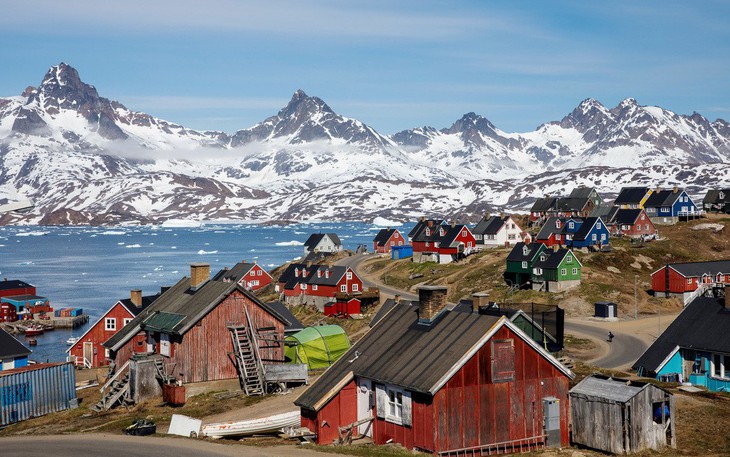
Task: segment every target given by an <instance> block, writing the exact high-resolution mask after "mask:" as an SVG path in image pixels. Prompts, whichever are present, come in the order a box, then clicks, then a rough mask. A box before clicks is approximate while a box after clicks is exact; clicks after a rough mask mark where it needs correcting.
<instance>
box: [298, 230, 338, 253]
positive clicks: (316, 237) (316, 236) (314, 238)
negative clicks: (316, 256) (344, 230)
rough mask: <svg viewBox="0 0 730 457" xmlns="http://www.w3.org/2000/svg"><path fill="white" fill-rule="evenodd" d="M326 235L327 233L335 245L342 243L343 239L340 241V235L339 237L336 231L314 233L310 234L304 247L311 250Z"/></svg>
mask: <svg viewBox="0 0 730 457" xmlns="http://www.w3.org/2000/svg"><path fill="white" fill-rule="evenodd" d="M325 235H327V236H328V237H329V238H330V240H332V242H333V243H335V246H341V245H342V241H340V237H338V236H337V234H336V233H313V234H312V235H309V238H307V241H305V242H304V247H305V248H307V250H309V251H311V250H312V249H314V248H315V247H316V246H317V245H318V244H319V242H320V241H322V238H324V236H325Z"/></svg>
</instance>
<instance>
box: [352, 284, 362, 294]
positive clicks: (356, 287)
mask: <svg viewBox="0 0 730 457" xmlns="http://www.w3.org/2000/svg"><path fill="white" fill-rule="evenodd" d="M358 290H360V286H359V285H357V284H353V285H352V291H353V292H357V291H358Z"/></svg>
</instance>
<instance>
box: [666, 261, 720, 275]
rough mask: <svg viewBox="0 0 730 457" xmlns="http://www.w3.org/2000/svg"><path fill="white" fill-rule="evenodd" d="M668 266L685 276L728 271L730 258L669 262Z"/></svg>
mask: <svg viewBox="0 0 730 457" xmlns="http://www.w3.org/2000/svg"><path fill="white" fill-rule="evenodd" d="M669 267H670V268H672V269H674V270H676V271H678V272H679V273H681V274H682V275H683V276H685V277H692V276H702V275H703V274H705V273H709V274H711V275H713V276H714V275H716V274H718V273H730V260H708V261H706V262H684V263H670V264H669Z"/></svg>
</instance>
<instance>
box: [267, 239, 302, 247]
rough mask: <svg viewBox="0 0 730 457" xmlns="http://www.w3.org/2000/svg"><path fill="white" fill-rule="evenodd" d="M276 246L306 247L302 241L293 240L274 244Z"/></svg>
mask: <svg viewBox="0 0 730 457" xmlns="http://www.w3.org/2000/svg"><path fill="white" fill-rule="evenodd" d="M274 245H276V246H304V243H302V242H301V241H295V240H291V241H280V242H278V243H274Z"/></svg>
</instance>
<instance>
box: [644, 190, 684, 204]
mask: <svg viewBox="0 0 730 457" xmlns="http://www.w3.org/2000/svg"><path fill="white" fill-rule="evenodd" d="M682 192H684V189H678V190H677V192H674V190H660V191H657V192H654V193H652V194H651V195H649V198H647V199H646V202H645V203H644V207H645V208H661V207H663V206H672V205H673V204H674V202H676V201H677V199H678V198H679V196H680V195H681V194H682Z"/></svg>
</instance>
